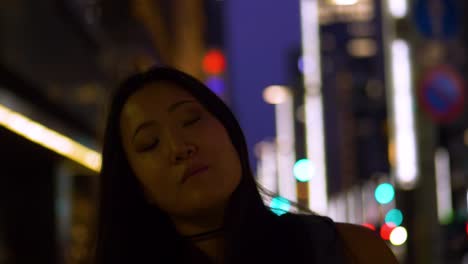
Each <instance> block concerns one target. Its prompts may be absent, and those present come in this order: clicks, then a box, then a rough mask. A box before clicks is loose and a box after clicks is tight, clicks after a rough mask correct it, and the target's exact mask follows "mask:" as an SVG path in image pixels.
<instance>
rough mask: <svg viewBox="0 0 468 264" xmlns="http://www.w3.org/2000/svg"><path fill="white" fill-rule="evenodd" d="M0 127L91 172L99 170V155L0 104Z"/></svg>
mask: <svg viewBox="0 0 468 264" xmlns="http://www.w3.org/2000/svg"><path fill="white" fill-rule="evenodd" d="M0 126H4V127H5V128H7V129H9V130H10V131H12V132H14V133H17V134H18V135H20V136H23V137H25V138H26V139H28V140H30V141H32V142H35V143H37V144H39V145H41V146H43V147H45V148H48V149H50V150H52V151H54V152H56V153H58V154H60V155H62V156H65V157H67V158H69V159H71V160H73V161H75V162H77V163H79V164H81V165H83V166H85V167H87V168H89V169H91V170H93V171H96V172H98V171H99V170H100V169H101V154H99V153H97V152H96V151H94V150H91V149H89V148H87V147H85V146H83V145H81V144H79V143H77V142H75V141H74V140H72V139H70V138H68V137H66V136H64V135H62V134H59V133H57V132H56V131H53V130H51V129H49V128H47V127H45V126H43V125H41V124H39V123H37V122H35V121H33V120H31V119H29V118H27V117H25V116H23V115H22V114H20V113H17V112H15V111H12V110H10V109H9V108H7V107H4V106H3V105H1V104H0Z"/></svg>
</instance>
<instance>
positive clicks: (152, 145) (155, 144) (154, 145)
mask: <svg viewBox="0 0 468 264" xmlns="http://www.w3.org/2000/svg"><path fill="white" fill-rule="evenodd" d="M158 145H159V139H155V140H154V141H153V142H152V143H151V144H148V145H145V146H144V147H142V148H141V149H140V150H139V152H145V151H149V150H152V149H154V148H156V147H157V146H158Z"/></svg>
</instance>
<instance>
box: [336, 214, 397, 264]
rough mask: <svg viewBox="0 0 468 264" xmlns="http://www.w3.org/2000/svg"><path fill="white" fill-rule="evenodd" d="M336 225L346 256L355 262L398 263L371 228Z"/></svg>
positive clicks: (345, 224)
mask: <svg viewBox="0 0 468 264" xmlns="http://www.w3.org/2000/svg"><path fill="white" fill-rule="evenodd" d="M336 227H337V230H338V233H339V235H340V237H341V239H342V241H343V243H344V244H345V245H344V246H345V248H346V249H347V250H345V251H347V252H346V253H347V255H348V257H350V258H353V259H354V260H355V261H356V262H357V263H359V264H366V263H379V264H395V263H398V261H397V259H396V257H395V255H393V252H392V251H391V250H390V248H389V247H388V246H387V244H386V243H385V242H384V241H383V240H382V239H381V238H380V237H379V236H378V235H377V234H375V233H374V232H373V231H372V230H370V229H368V228H365V227H362V226H359V225H354V224H347V223H336Z"/></svg>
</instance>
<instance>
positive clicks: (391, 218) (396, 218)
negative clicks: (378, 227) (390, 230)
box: [385, 209, 403, 226]
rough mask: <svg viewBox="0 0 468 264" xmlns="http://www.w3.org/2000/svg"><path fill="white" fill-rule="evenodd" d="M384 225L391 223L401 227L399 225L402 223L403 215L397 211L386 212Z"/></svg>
mask: <svg viewBox="0 0 468 264" xmlns="http://www.w3.org/2000/svg"><path fill="white" fill-rule="evenodd" d="M385 223H387V224H389V223H393V224H395V226H399V225H401V223H403V213H402V212H401V211H400V210H398V209H392V210H390V211H388V213H387V215H386V216H385Z"/></svg>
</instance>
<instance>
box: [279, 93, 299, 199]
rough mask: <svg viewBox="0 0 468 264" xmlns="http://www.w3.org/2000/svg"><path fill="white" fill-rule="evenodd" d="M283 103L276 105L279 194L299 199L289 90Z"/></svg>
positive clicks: (292, 115)
mask: <svg viewBox="0 0 468 264" xmlns="http://www.w3.org/2000/svg"><path fill="white" fill-rule="evenodd" d="M287 91H288V92H287V96H286V98H285V100H284V101H283V102H282V103H279V104H276V105H275V118H276V146H277V152H276V154H277V161H278V181H279V185H278V189H279V195H281V196H282V197H284V198H286V199H289V200H291V201H295V202H296V201H297V191H296V179H295V178H294V174H293V167H294V162H295V160H296V155H295V151H294V146H295V138H294V110H293V98H292V95H291V93H290V92H289V90H287Z"/></svg>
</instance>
